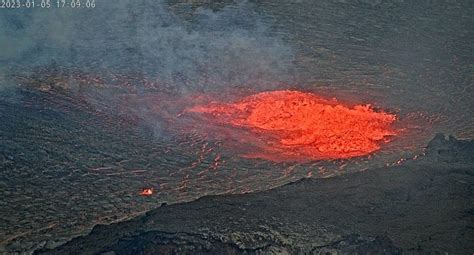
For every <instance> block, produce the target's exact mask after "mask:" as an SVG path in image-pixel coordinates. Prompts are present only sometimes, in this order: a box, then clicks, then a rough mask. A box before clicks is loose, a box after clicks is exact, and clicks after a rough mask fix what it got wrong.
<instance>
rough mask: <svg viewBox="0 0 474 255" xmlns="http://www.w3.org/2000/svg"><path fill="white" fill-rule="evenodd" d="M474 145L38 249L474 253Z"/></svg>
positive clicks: (440, 145) (204, 203)
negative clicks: (52, 247)
mask: <svg viewBox="0 0 474 255" xmlns="http://www.w3.org/2000/svg"><path fill="white" fill-rule="evenodd" d="M473 148H474V142H473V141H459V140H456V139H455V138H449V139H446V138H445V137H444V135H437V136H436V137H435V138H434V139H433V140H432V141H431V142H430V143H429V145H428V147H427V154H426V155H427V156H426V157H425V158H424V159H423V160H416V161H408V162H406V163H404V164H402V165H398V166H395V167H387V168H381V169H371V170H368V171H365V172H359V173H354V174H347V175H343V176H338V177H334V178H328V179H303V180H300V181H297V182H295V183H291V184H288V185H285V186H282V187H280V188H276V189H273V190H268V191H264V192H258V193H251V194H241V195H222V196H207V197H203V198H200V199H198V200H196V201H193V202H189V203H182V204H174V205H168V206H164V207H160V208H158V209H156V210H153V211H150V212H148V213H147V214H146V215H143V216H140V217H137V218H135V219H133V220H130V221H125V222H121V223H117V224H112V225H108V226H96V227H95V228H94V229H93V230H92V231H91V233H90V234H89V235H87V236H84V237H78V238H75V239H73V240H72V241H70V242H68V243H66V244H64V245H62V246H60V247H57V248H56V249H53V250H38V251H36V254H274V253H278V254H326V253H341V254H380V253H385V254H400V253H416V254H418V253H435V254H441V253H444V252H448V253H450V254H468V253H472V252H473V251H474V225H473V222H474V214H473V211H474V185H473V184H474V164H473V163H472V162H473V157H474V156H473V154H472V150H473ZM440 162H446V163H447V164H443V163H441V164H440ZM453 163H456V164H453Z"/></svg>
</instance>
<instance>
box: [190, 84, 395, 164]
mask: <svg viewBox="0 0 474 255" xmlns="http://www.w3.org/2000/svg"><path fill="white" fill-rule="evenodd" d="M188 112H195V113H201V114H205V115H206V116H208V117H211V118H212V119H213V120H214V121H217V122H219V123H221V124H227V125H231V126H234V127H241V128H245V129H250V130H251V131H252V132H253V133H256V134H258V135H259V137H261V138H262V137H264V138H263V140H265V144H267V145H268V146H266V148H265V150H266V152H265V153H266V154H268V153H269V152H270V153H272V154H273V155H274V156H278V154H283V155H286V156H290V155H293V156H294V155H298V156H304V157H309V158H312V159H329V158H349V157H354V156H362V155H366V154H369V153H371V152H374V151H376V150H378V149H380V143H381V142H383V141H386V138H387V137H388V136H392V135H395V131H394V130H392V129H391V128H390V126H391V124H392V123H393V122H394V121H395V119H396V116H395V115H394V114H389V113H386V112H382V111H375V110H373V109H372V108H371V107H370V105H356V106H354V107H348V106H344V105H341V104H340V103H338V102H337V101H335V100H326V99H323V98H321V97H318V96H316V95H314V94H312V93H304V92H299V91H287V90H286V91H271V92H262V93H258V94H255V95H252V96H248V97H245V98H243V99H241V100H239V101H237V102H234V103H222V102H211V103H209V104H207V105H198V106H194V107H192V108H190V109H188ZM266 138H267V139H266Z"/></svg>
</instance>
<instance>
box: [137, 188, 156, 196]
mask: <svg viewBox="0 0 474 255" xmlns="http://www.w3.org/2000/svg"><path fill="white" fill-rule="evenodd" d="M140 195H141V196H151V195H153V188H143V189H142V191H141V192H140Z"/></svg>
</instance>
